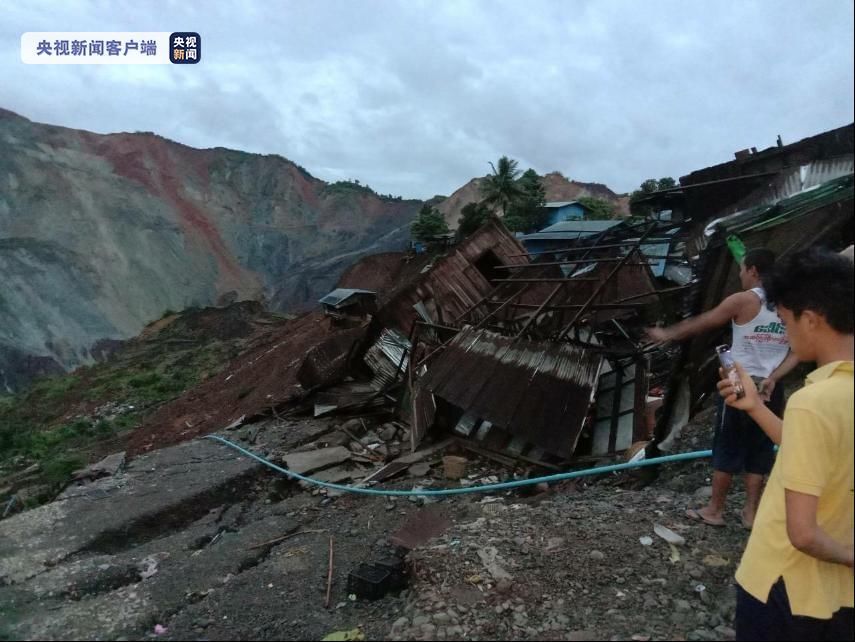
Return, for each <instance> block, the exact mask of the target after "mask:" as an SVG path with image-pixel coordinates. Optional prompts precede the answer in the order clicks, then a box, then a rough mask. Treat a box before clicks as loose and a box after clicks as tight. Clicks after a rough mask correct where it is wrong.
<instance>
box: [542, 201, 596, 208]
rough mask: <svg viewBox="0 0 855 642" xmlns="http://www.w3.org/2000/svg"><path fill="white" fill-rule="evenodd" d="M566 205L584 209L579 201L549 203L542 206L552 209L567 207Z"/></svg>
mask: <svg viewBox="0 0 855 642" xmlns="http://www.w3.org/2000/svg"><path fill="white" fill-rule="evenodd" d="M568 205H578V206H579V207H585V206H584V205H583V204H582V203H580V202H579V201H550V202H549V203H545V204H544V205H543V206H544V207H550V208H552V207H567V206H568ZM586 209H587V208H586Z"/></svg>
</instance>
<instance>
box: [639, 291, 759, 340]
mask: <svg viewBox="0 0 855 642" xmlns="http://www.w3.org/2000/svg"><path fill="white" fill-rule="evenodd" d="M749 297H752V298H749ZM753 297H754V295H753V294H750V293H748V292H739V293H737V294H731V295H730V296H729V297H727V298H726V299H725V300H724V301H722V302H721V303H719V304H718V305H717V306H716V307H714V308H713V309H712V310H708V311H706V312H704V313H703V314H699V315H698V316H696V317H692V318H690V319H686V320H685V321H680V323H675V324H674V325H671V326H668V327H665V328H647V330H646V333H647V336H648V337H649V338H650V339H651V340H653V341H655V342H656V343H667V342H668V341H683V340H684V339H688V338H689V337H694V336H697V335H699V334H703V333H704V332H709V331H710V330H715V329H717V328H721V327H723V326H725V325H727V324H728V323H730V321H731V320H732V319H733V318H734V317H735V316H737V315H738V314H739V311H740V310H741V309H742V308H743V307H744V306H745V305H748V304H750V303H751V302H752V301H753V300H756V299H753Z"/></svg>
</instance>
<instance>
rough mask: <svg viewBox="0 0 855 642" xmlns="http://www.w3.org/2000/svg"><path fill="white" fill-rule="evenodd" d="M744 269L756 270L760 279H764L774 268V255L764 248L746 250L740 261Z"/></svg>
mask: <svg viewBox="0 0 855 642" xmlns="http://www.w3.org/2000/svg"><path fill="white" fill-rule="evenodd" d="M742 262H743V263H744V264H745V267H746V268H757V273H758V274H759V275H760V278H761V279H762V278H764V277H765V276H766V275H767V274H769V272H770V271H771V270H772V268H773V267H774V266H775V253H774V252H773V251H772V250H767V249H766V248H765V247H758V248H755V249H753V250H748V251H747V252H746V253H745V258H744V259H742Z"/></svg>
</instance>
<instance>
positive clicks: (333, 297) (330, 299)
mask: <svg viewBox="0 0 855 642" xmlns="http://www.w3.org/2000/svg"><path fill="white" fill-rule="evenodd" d="M358 294H370V295H372V296H376V295H377V293H376V292H372V291H371V290H356V289H352V288H337V289H335V290H333V291H332V292H330V293H329V294H327V295H326V296H325V297H324V298H323V299H321V300H320V301H318V303H321V304H323V305H330V306H332V307H334V308H338V307H341V306H342V305H343V304H344V303H346V302H347V300H348V299H350V298H351V297H353V296H356V295H358Z"/></svg>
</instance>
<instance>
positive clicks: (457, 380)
mask: <svg viewBox="0 0 855 642" xmlns="http://www.w3.org/2000/svg"><path fill="white" fill-rule="evenodd" d="M638 227H639V224H634V225H628V226H625V229H623V230H622V232H623V234H627V233H629V234H632V233H633V232H634V231H635V229H636V228H638ZM643 227H644V229H643V230H641V233H640V234H639V233H637V232H635V234H634V236H635V238H632V239H627V240H626V241H624V242H617V243H604V241H605V240H607V239H608V238H609V237H614V236H615V234H614V233H615V228H614V227H610V228H607V229H604V230H602V231H600V232H599V233H598V234H597V235H596V238H595V239H594V243H593V244H592V245H589V246H586V247H584V248H582V247H580V248H575V247H574V248H571V249H572V251H573V252H583V254H582V255H581V256H575V257H573V258H566V257H562V256H561V254H562V253H561V251H555V250H552V251H551V252H550V253H551V254H557V255H558V256H559V258H565V260H560V261H557V262H545V263H544V264H540V263H531V262H525V263H521V264H515V265H503V266H497V269H501V270H508V271H509V272H510V274H512V275H513V274H518V273H521V272H522V270H532V269H538V268H539V269H541V270H542V269H544V268H550V267H553V266H557V265H575V266H580V265H589V266H590V267H594V266H596V265H601V266H602V267H603V268H604V269H602V270H600V273H598V274H597V275H596V276H593V277H585V278H579V277H574V276H573V273H571V274H568V275H566V276H564V277H563V278H551V277H540V278H531V279H528V278H509V279H494V280H493V283H494V287H493V288H492V290H491V291H490V292H489V293H488V294H487V295H486V296H484V297H482V298H481V300H479V301H478V302H476V303H475V304H473V305H472V306H470V307H469V309H467V310H466V311H465V312H464V313H463V314H462V315H460V316H459V317H458V318H456V319H455V320H454V322H453V323H452V325H451V326H449V325H443V326H442V327H443V329H444V330H448V331H449V332H452V333H453V336H451V337H450V338H448V339H446V340H445V341H442V342H440V344H439V345H438V346H434V347H433V349H431V350H429V351H428V353H427V354H426V355H425V356H423V357H421V359H416V360H414V361H413V362H411V368H410V370H409V382H410V385H409V387H410V390H411V402H412V408H411V411H412V424H413V430H412V432H411V437H412V446H413V448H415V447H416V446H417V445H418V443H419V441H420V439H421V438H422V437H423V436H424V435H425V434H426V432H427V429H428V427H429V426H430V425H432V424H433V421H434V417H435V416H436V413H437V412H438V410H439V407H438V406H437V401H436V399H434V396H435V397H436V398H439V399H443V400H444V401H445V402H446V403H450V404H451V405H452V406H455V407H457V408H459V409H460V410H461V411H462V412H463V413H464V415H465V416H473V417H477V419H476V422H479V423H480V422H481V420H484V421H485V422H486V424H487V425H489V426H490V427H495V428H496V429H501V430H502V431H504V432H506V433H508V434H509V435H510V436H512V437H513V442H512V444H513V443H518V442H519V440H520V439H523V440H527V441H528V443H532V444H534V445H535V446H537V447H538V450H539V451H543V452H547V453H548V454H551V455H553V456H560V457H563V458H565V459H570V458H571V457H573V453H574V451H575V448H576V446H577V445H578V441H579V438H580V435H581V433H582V429H583V425H584V424H585V422H586V421H587V417H588V412H589V409H590V407H591V405H592V404H593V403H594V399H595V395H596V394H597V390H598V388H599V387H600V386H601V383H602V382H601V381H600V373H601V371H602V369H603V364H604V363H607V361H606V359H607V358H608V359H609V360H611V359H614V362H613V364H612V365H611V366H610V367H609V371H610V372H612V373H614V374H613V375H612V377H613V378H615V377H616V378H617V380H618V383H619V384H620V383H621V379H622V377H623V372H624V366H625V365H627V364H630V365H631V367H632V372H639V373H643V372H646V366H645V365H644V364H645V363H646V361H645V359H646V357H645V350H644V349H642V348H641V347H639V346H637V345H636V346H635V347H634V349H632V350H629V351H627V350H624V351H623V352H622V353H621V354H615V351H614V350H611V349H610V348H609V347H608V346H606V345H602V344H601V343H599V342H597V341H596V339H595V338H594V335H593V333H592V332H590V331H588V332H587V334H588V339H587V340H583V339H581V338H580V336H579V332H578V324H579V323H581V322H584V321H586V319H587V315H588V314H589V313H596V312H597V311H608V310H611V311H619V310H628V311H632V310H638V309H640V308H642V307H644V306H647V305H649V304H650V303H651V302H652V301H655V300H657V296H656V295H657V289H656V288H655V286H653V285H652V283H653V282H652V280H650V277H649V276H648V282H649V283H650V284H651V285H650V289H648V290H646V291H643V292H636V293H633V294H630V295H628V296H623V297H620V298H619V299H618V298H616V297H612V299H616V300H608V301H607V302H600V301H599V299H600V298H601V297H602V295H603V293H604V290H605V288H606V287H607V286H608V285H609V284H612V283H613V281H614V279H615V277H616V275H618V274H619V273H620V272H621V270H623V269H624V268H626V267H628V266H633V267H640V268H641V269H642V270H645V271H646V272H647V274H648V275H649V269H650V266H649V262H648V261H642V260H639V257H640V251H639V248H640V247H641V246H642V245H643V244H644V243H645V241H647V239H648V238H650V237H651V236H652V235H653V234H655V233H657V232H661V230H662V229H663V228H666V227H667V228H672V227H675V226H671V225H663V224H662V223H661V222H656V221H645V222H644V224H643ZM672 238H673V237H670V236H669V241H670V240H672ZM586 240H587V239H586ZM604 244H605V245H608V248H606V249H608V250H617V249H620V250H624V251H625V253H624V254H623V255H622V256H598V254H599V253H600V250H601V248H602V246H603V245H604ZM523 256H525V255H523ZM609 264H612V265H609ZM607 265H608V268H607V269H605V268H606V266H607ZM543 283H550V284H554V287H552V288H550V290H549V291H548V292H544V293H543V296H542V297H540V299H539V301H538V302H536V303H526V302H523V301H520V300H519V299H520V297H522V296H525V295H526V294H529V293H531V291H532V289H533V288H535V287H538V286H539V285H540V284H543ZM579 283H589V284H593V285H592V289H591V291H590V292H586V293H585V294H584V298H583V299H582V300H580V301H579V302H572V303H563V302H561V301H555V299H556V297H558V296H559V295H560V294H561V292H562V291H563V290H564V289H565V288H568V287H569V288H572V287H573V286H574V285H576V284H579ZM666 290H669V291H682V290H683V288H672V289H666ZM502 294H503V296H500V295H502ZM565 294H567V293H565ZM571 295H572V294H571ZM643 299H647V301H645V300H643ZM484 308H486V311H484ZM511 309H512V310H515V311H518V310H524V311H530V310H534V312H533V313H532V314H530V315H526V316H522V317H519V316H518V315H514V318H517V319H518V322H517V323H516V324H515V325H514V324H509V323H505V324H504V329H502V327H496V326H495V325H491V324H490V322H491V321H493V320H495V319H496V317H497V314H498V313H500V312H502V311H503V310H511ZM476 310H480V311H482V312H483V313H482V314H477V315H475V316H474V318H473V319H472V320H471V322H469V318H470V316H471V315H472V314H473V312H475V311H476ZM555 311H560V312H571V313H572V318H571V319H570V320H569V322H567V321H564V322H562V323H561V324H560V325H559V326H558V327H556V329H555V330H554V331H553V332H551V333H549V334H548V335H546V336H538V333H537V332H535V333H534V334H532V333H531V332H530V330H531V329H532V328H533V327H534V326H535V324H537V322H538V319H539V318H540V317H541V315H543V314H547V313H550V312H555ZM612 320H613V321H615V320H614V319H612ZM419 325H431V324H419ZM614 325H615V326H617V327H618V328H619V330H620V331H621V332H622V334H623V336H624V337H626V338H627V339H628V340H630V341H631V339H629V335H627V334H626V332H625V331H624V330H623V328H622V327H621V326H620V324H619V323H617V322H616V321H615V323H614ZM454 326H459V327H457V328H455V327H454ZM571 333H574V334H575V335H576V336H571ZM420 340H421V337H420V336H419V335H418V334H417V335H416V337H415V338H414V344H415V343H418V342H420ZM464 341H468V343H466V348H469V349H471V346H472V345H474V344H478V343H479V344H481V345H488V346H494V347H495V348H496V349H495V351H493V352H492V353H491V352H489V351H487V352H485V353H484V354H481V355H480V356H479V357H478V358H477V359H474V360H473V361H474V362H477V363H475V365H473V363H471V362H467V361H466V360H465V359H463V357H462V356H461V355H462V354H464V353H467V350H465V349H464V345H463V344H462V343H461V342H464ZM568 350H569V351H571V352H572V353H573V358H574V359H575V362H576V363H577V364H579V363H583V362H585V363H587V362H588V361H590V362H591V363H596V368H595V370H596V372H595V373H593V371H592V370H587V371H586V372H587V374H588V375H592V376H588V377H583V378H582V379H581V380H580V381H575V380H574V377H572V376H570V377H569V378H566V377H565V379H566V380H562V384H561V385H562V386H563V388H562V389H563V390H564V395H565V397H567V398H569V397H570V396H571V395H570V394H569V391H572V390H574V389H577V388H578V389H579V390H578V391H579V392H583V393H584V394H582V395H581V396H580V395H575V397H576V398H574V400H573V402H572V403H570V402H569V401H568V402H567V403H570V405H571V406H573V407H572V408H569V409H568V405H567V404H563V405H562V404H560V403H558V404H556V403H555V401H554V400H553V401H552V402H545V403H540V404H539V405H537V407H536V408H537V410H540V411H542V410H543V409H545V410H546V412H547V414H551V415H553V416H552V417H551V418H548V417H547V418H545V419H543V421H534V419H533V418H534V417H535V416H536V412H537V411H536V410H535V408H533V407H532V408H529V410H528V411H526V410H525V408H526V407H527V406H525V404H524V403H523V402H522V399H524V398H527V397H531V396H532V395H534V396H535V397H537V395H542V394H546V393H545V392H544V391H546V390H548V389H549V386H548V385H547V384H545V383H544V382H543V381H542V379H541V377H542V376H544V370H543V369H544V368H545V367H546V365H545V364H548V363H553V364H554V363H556V361H555V360H556V359H559V361H560V355H561V354H563V353H564V352H565V351H568ZM525 355H528V357H525ZM621 360H623V361H621ZM416 361H417V363H416ZM449 362H451V363H452V364H453V365H451V366H449V365H448V363H449ZM636 362H638V363H639V364H640V365H641V366H642V368H641V369H640V370H636V368H635V366H634V365H632V364H635V363H636ZM549 370H550V369H549V368H548V367H546V371H549ZM559 370H560V369H559ZM509 373H510V374H509ZM592 373H593V374H592ZM565 374H566V373H565ZM506 375H507V376H506ZM639 376H640V375H639ZM467 377H468V379H467ZM503 379H504V380H506V381H507V382H508V386H509V387H507V388H505V389H503V390H502V391H500V392H497V391H496V389H495V388H496V386H499V387H502V386H503V385H504V384H502V383H501V380H503ZM559 379H560V377H559ZM550 380H552V379H550ZM538 381H540V382H541V383H538ZM635 381H636V380H635V378H634V375H633V378H631V379H630V380H629V382H628V383H627V384H626V385H629V384H632V385H633V390H634V391H636V383H635ZM598 382H599V383H598ZM645 382H646V380H645ZM640 385H644V384H639V386H640ZM544 386H546V387H544ZM580 386H581V387H580ZM638 389H640V387H639V388H638ZM606 392H608V391H606ZM636 392H637V391H636ZM636 392H634V393H633V394H634V395H635V397H637V396H638V395H637V394H636ZM645 392H646V390H645ZM484 397H486V398H489V399H491V400H493V401H492V403H493V405H494V406H495V407H491V406H490V405H489V404H487V403H484V400H483V398H484ZM582 397H584V400H582ZM613 397H616V399H613V401H610V403H609V405H610V406H613V405H615V404H617V406H616V407H617V411H615V409H614V408H611V410H610V411H609V412H608V413H605V414H604V416H602V417H600V419H599V424H600V425H601V426H602V425H605V426H606V427H607V430H608V437H607V439H606V443H607V446H608V447H609V448H611V449H612V450H614V449H615V448H616V447H617V445H618V443H619V440H618V432H619V429H620V428H621V427H624V428H625V425H626V422H624V421H622V418H625V417H623V416H625V415H626V414H627V413H626V412H623V413H622V410H623V409H622V407H621V405H620V404H621V403H622V397H621V395H618V394H615V395H613ZM644 398H646V395H645V397H644ZM479 399H481V401H479ZM512 399H515V400H516V402H514V403H512V402H511V401H510V400H512ZM610 399H611V397H610ZM502 404H504V406H503V405H502ZM509 404H510V405H514V409H513V411H512V412H511V411H510V410H508V408H509ZM502 407H505V410H508V411H507V412H504V411H500V410H497V408H502ZM642 407H643V404H641V405H637V404H636V403H635V402H633V405H632V406H631V409H630V410H629V411H628V412H630V413H631V414H632V419H633V421H632V422H631V432H630V433H629V434H630V437H634V436H635V435H636V425H637V424H638V423H639V422H638V421H637V419H638V416H639V410H640V409H641V408H642ZM532 411H534V412H535V415H531V412H532ZM503 412H504V414H503ZM568 412H570V414H569V415H568V414H567V413H568ZM466 413H474V414H471V415H467V414H466ZM571 417H572V418H571ZM523 419H524V420H523ZM565 420H566V421H565ZM562 422H564V428H563V429H561V428H559V425H560V424H561V423H562ZM603 422H605V424H603ZM547 426H551V428H549V429H547V428H546V427H547ZM621 434H622V437H621V439H620V443H621V445H622V446H623V447H628V445H627V444H623V443H622V442H623V441H625V440H626V433H625V430H624V431H623V432H622V433H621ZM514 435H515V436H514ZM555 435H559V436H562V437H563V438H564V439H565V441H563V442H560V441H558V442H556V441H555ZM550 438H552V441H550ZM506 454H508V455H511V456H512V457H518V455H517V454H514V453H513V452H506ZM518 458H519V457H518Z"/></svg>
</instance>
